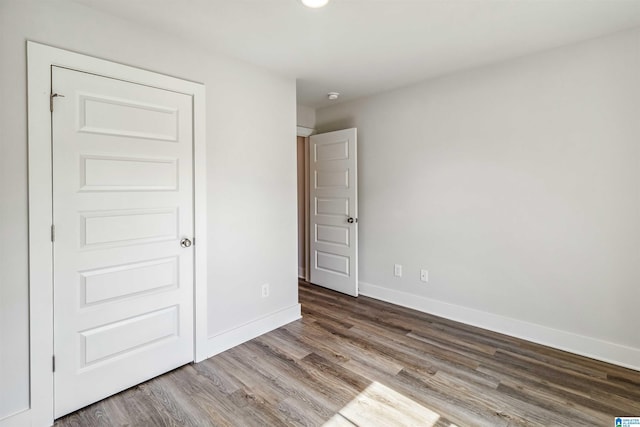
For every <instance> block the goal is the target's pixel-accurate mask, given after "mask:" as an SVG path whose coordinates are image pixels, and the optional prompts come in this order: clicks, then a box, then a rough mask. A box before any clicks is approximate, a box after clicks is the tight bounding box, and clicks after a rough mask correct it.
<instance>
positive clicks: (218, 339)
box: [207, 304, 302, 357]
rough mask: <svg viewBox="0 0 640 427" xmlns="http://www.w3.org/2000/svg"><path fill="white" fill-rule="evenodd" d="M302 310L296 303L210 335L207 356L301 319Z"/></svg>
mask: <svg viewBox="0 0 640 427" xmlns="http://www.w3.org/2000/svg"><path fill="white" fill-rule="evenodd" d="M300 310H301V308H300V304H295V305H292V306H291V307H287V308H283V309H282V310H278V311H276V312H274V313H271V314H268V315H266V316H264V317H261V318H259V319H256V320H253V321H251V322H248V323H245V324H244V325H242V326H238V327H237V328H233V329H229V330H227V331H224V332H221V333H219V334H216V335H214V336H212V337H209V342H208V343H207V354H208V356H207V357H211V356H215V355H216V354H219V353H222V352H223V351H225V350H229V349H230V348H233V347H235V346H237V345H240V344H242V343H245V342H247V341H249V340H252V339H254V338H256V337H259V336H260V335H262V334H266V333H267V332H271V331H273V330H274V329H277V328H279V327H281V326H284V325H286V324H287V323H291V322H293V321H296V320H298V319H301V318H302V315H301V311H300Z"/></svg>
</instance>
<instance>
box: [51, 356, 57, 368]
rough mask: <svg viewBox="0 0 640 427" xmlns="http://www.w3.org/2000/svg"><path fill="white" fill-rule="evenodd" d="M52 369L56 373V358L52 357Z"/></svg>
mask: <svg viewBox="0 0 640 427" xmlns="http://www.w3.org/2000/svg"><path fill="white" fill-rule="evenodd" d="M51 369H52V370H53V372H55V371H56V356H51Z"/></svg>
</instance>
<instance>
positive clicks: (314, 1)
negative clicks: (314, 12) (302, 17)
mask: <svg viewBox="0 0 640 427" xmlns="http://www.w3.org/2000/svg"><path fill="white" fill-rule="evenodd" d="M327 3H329V0H302V4H303V5H305V6H307V7H313V8H318V7H322V6H326V5H327Z"/></svg>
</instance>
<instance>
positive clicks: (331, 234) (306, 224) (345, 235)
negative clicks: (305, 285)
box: [297, 128, 358, 296]
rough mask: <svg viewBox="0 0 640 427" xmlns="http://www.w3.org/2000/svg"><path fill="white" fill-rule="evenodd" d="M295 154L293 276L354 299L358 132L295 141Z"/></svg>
mask: <svg viewBox="0 0 640 427" xmlns="http://www.w3.org/2000/svg"><path fill="white" fill-rule="evenodd" d="M297 156H298V157H297V158H298V266H299V268H298V272H299V273H298V274H299V276H300V277H302V276H303V275H304V278H305V280H307V281H309V282H310V283H312V284H315V285H319V286H324V287H327V288H329V289H333V290H335V291H338V292H342V293H345V294H347V295H351V296H358V181H357V174H358V172H357V130H356V129H355V128H352V129H345V130H340V131H334V132H328V133H323V134H317V135H312V136H310V137H309V138H302V137H298V139H297ZM303 249H304V250H303Z"/></svg>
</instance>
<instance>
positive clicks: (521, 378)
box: [55, 282, 640, 427]
mask: <svg viewBox="0 0 640 427" xmlns="http://www.w3.org/2000/svg"><path fill="white" fill-rule="evenodd" d="M300 301H301V303H302V311H303V316H304V318H303V319H302V320H299V321H296V322H293V323H291V324H289V325H286V326H284V327H282V328H280V329H277V330H275V331H273V332H270V333H268V334H265V335H263V336H261V337H259V338H256V339H254V340H252V341H250V342H247V343H245V344H242V345H240V346H238V347H235V348H233V349H231V350H229V351H226V352H224V353H222V354H220V355H217V356H215V357H212V358H210V359H207V360H206V361H204V362H201V363H198V364H192V365H187V366H184V367H181V368H179V369H176V370H174V371H172V372H169V373H167V374H165V375H162V376H160V377H157V378H155V379H153V380H150V381H148V382H146V383H144V384H140V385H138V386H136V387H133V388H131V389H128V390H126V391H124V392H122V393H119V394H117V395H115V396H112V397H110V398H108V399H105V400H103V401H101V402H98V403H96V404H94V405H91V406H89V407H87V408H85V409H82V410H80V411H78V412H75V413H73V414H71V415H68V416H66V417H64V418H61V419H60V420H58V421H57V422H56V424H55V425H56V426H57V427H66V426H282V425H296V426H298V425H301V426H321V425H327V426H437V427H443V426H446V427H451V426H460V427H462V426H524V425H542V426H613V425H614V417H615V416H625V415H626V416H640V372H636V371H633V370H629V369H624V368H621V367H617V366H614V365H610V364H607V363H602V362H598V361H595V360H592V359H588V358H584V357H580V356H576V355H573V354H569V353H566V352H562V351H558V350H554V349H551V348H548V347H544V346H541V345H537V344H533V343H530V342H527V341H523V340H519V339H515V338H511V337H507V336H504V335H500V334H497V333H493V332H489V331H485V330H482V329H478V328H474V327H471V326H466V325H463V324H460V323H456V322H452V321H449V320H444V319H442V318H438V317H435V316H431V315H428V314H424V313H420V312H416V311H413V310H409V309H405V308H402V307H398V306H394V305H392V304H387V303H383V302H380V301H376V300H373V299H370V298H366V297H359V298H351V297H348V296H345V295H341V294H338V293H335V292H332V291H329V290H325V289H323V288H320V287H316V286H312V285H309V284H306V283H303V282H301V283H300Z"/></svg>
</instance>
